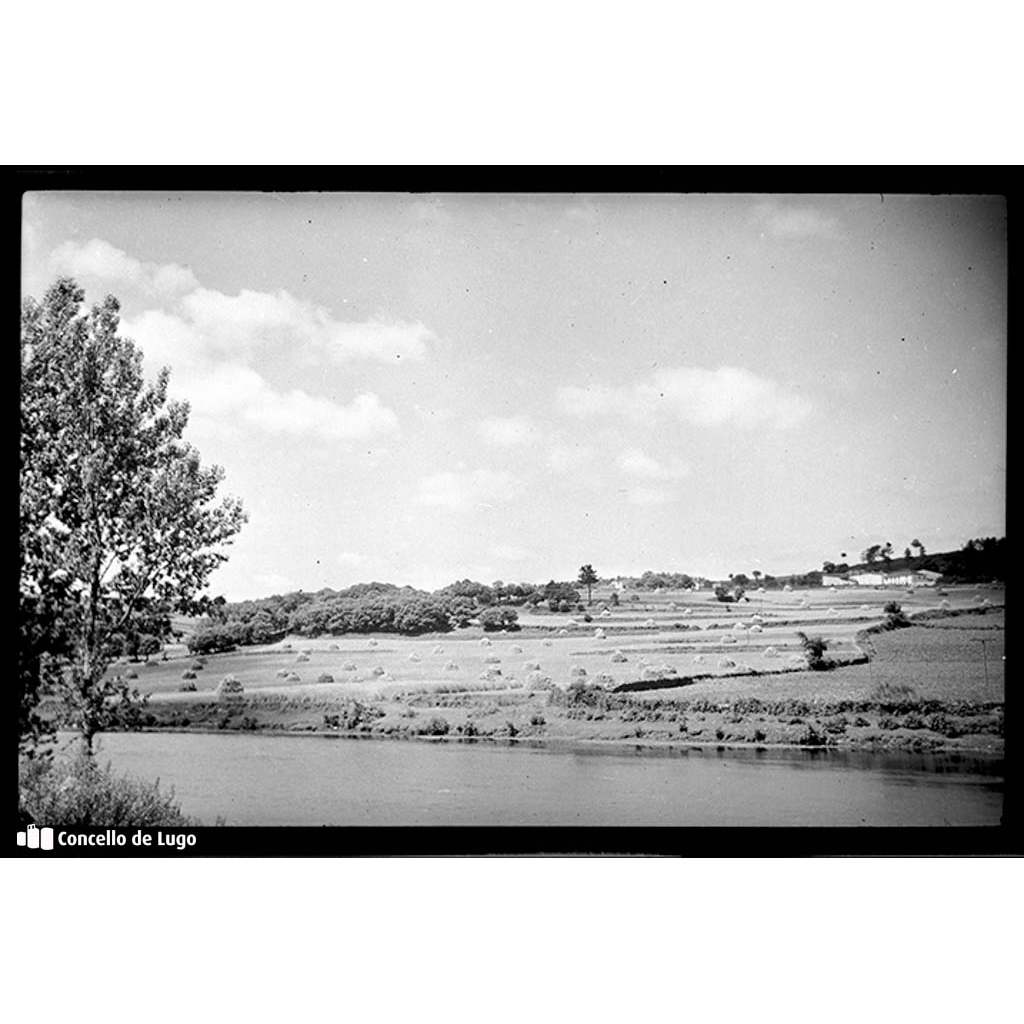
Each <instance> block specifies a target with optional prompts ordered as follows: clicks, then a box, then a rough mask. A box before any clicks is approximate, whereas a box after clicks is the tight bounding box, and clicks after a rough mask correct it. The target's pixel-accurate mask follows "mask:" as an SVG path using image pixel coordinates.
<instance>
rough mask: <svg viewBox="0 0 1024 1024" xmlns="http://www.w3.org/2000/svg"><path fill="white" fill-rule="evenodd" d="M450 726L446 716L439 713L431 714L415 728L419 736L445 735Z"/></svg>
mask: <svg viewBox="0 0 1024 1024" xmlns="http://www.w3.org/2000/svg"><path fill="white" fill-rule="evenodd" d="M450 728H451V726H450V725H449V724H448V720H447V719H446V718H442V717H441V716H440V715H433V716H431V717H430V718H428V719H427V720H426V721H425V722H422V723H421V724H420V725H419V726H418V727H417V729H416V732H417V733H418V734H419V735H420V736H447V735H448V731H449V729H450Z"/></svg>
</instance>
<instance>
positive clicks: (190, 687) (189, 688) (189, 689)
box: [178, 679, 198, 693]
mask: <svg viewBox="0 0 1024 1024" xmlns="http://www.w3.org/2000/svg"><path fill="white" fill-rule="evenodd" d="M197 689H198V687H197V686H196V684H195V683H193V682H192V680H191V679H188V680H186V681H185V682H184V683H182V684H181V686H179V687H178V690H179V691H180V692H181V693H195V692H196V690H197Z"/></svg>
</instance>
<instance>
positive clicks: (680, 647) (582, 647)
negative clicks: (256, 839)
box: [115, 588, 1004, 703]
mask: <svg viewBox="0 0 1024 1024" xmlns="http://www.w3.org/2000/svg"><path fill="white" fill-rule="evenodd" d="M892 599H897V600H899V601H900V603H901V604H902V606H903V608H904V610H905V611H907V612H908V613H910V614H911V615H912V616H913V615H914V614H915V613H921V612H929V611H931V612H935V611H937V610H938V609H939V606H940V602H943V601H944V602H945V603H946V604H947V605H948V606H949V608H950V609H951V610H961V611H965V612H966V611H968V610H978V611H980V610H981V608H982V606H983V602H985V601H987V602H989V604H988V605H986V606H985V607H986V609H987V614H985V615H979V614H963V615H961V616H958V617H954V618H940V619H934V620H926V621H924V622H923V623H922V625H923V627H925V628H926V629H927V633H925V628H922V629H914V630H903V631H898V632H896V633H892V634H885V635H879V636H874V637H872V638H871V639H870V641H869V642H868V643H864V642H863V641H858V639H857V636H858V633H860V632H861V631H862V630H863V629H864V628H865V627H867V626H871V625H874V624H877V623H879V622H881V621H882V620H883V619H884V613H883V606H884V604H885V603H886V602H887V601H889V600H892ZM606 602H607V595H601V594H597V595H595V601H594V605H593V612H592V614H593V619H592V621H591V622H590V623H586V622H584V621H583V619H582V617H580V616H576V617H574V616H571V615H555V614H546V613H542V612H538V613H534V614H523V615H521V618H520V621H521V622H522V624H523V627H524V628H523V629H522V630H521V631H520V632H517V633H504V634H492V635H488V636H484V635H483V634H482V633H481V631H480V630H479V629H472V628H470V629H466V630H461V631H459V632H458V633H453V634H445V635H433V636H428V637H414V638H407V637H397V636H392V635H380V636H376V637H364V636H344V637H337V638H318V639H315V640H310V639H305V638H301V637H290V638H286V639H285V640H283V641H282V642H281V643H279V644H274V645H269V646H266V647H261V648H245V649H242V650H239V651H236V652H232V653H229V654H222V655H216V656H211V657H207V658H205V659H203V660H202V663H201V665H200V664H199V663H198V662H196V660H195V659H193V658H192V657H190V656H189V655H188V654H187V652H185V651H178V652H176V653H175V654H173V655H172V656H171V657H170V658H169V659H168V660H167V661H155V662H151V663H150V664H149V665H124V664H122V665H119V666H116V667H115V671H119V672H126V671H127V672H129V673H134V674H135V677H136V678H135V679H134V680H133V683H134V685H137V686H138V687H139V689H140V690H141V691H142V692H144V693H148V694H151V695H153V697H154V698H155V699H157V700H163V701H172V702H175V703H177V702H184V703H187V702H190V701H196V700H202V699H208V698H209V696H210V695H211V693H212V692H213V691H215V690H216V686H217V683H218V682H219V680H220V679H221V678H223V677H224V676H225V675H229V674H230V675H234V676H235V677H237V679H238V680H239V681H240V682H241V684H242V685H243V687H244V688H245V691H246V692H253V691H259V692H261V693H265V694H268V695H269V694H291V695H296V696H298V695H302V694H314V693H315V694H316V695H317V696H318V697H321V698H328V697H329V696H336V697H337V698H339V699H344V698H346V697H353V698H358V699H362V700H381V699H394V698H398V699H401V698H403V697H407V696H411V695H413V694H416V693H430V692H438V693H444V692H481V693H483V692H495V691H501V690H522V689H531V688H534V689H543V688H544V687H545V686H546V685H548V683H549V682H550V683H553V684H555V685H557V686H560V687H566V686H568V685H569V684H570V683H572V682H573V681H574V680H578V679H583V680H585V681H587V682H595V681H599V682H601V683H602V685H604V686H605V687H606V688H612V687H615V686H617V685H621V684H623V683H630V682H635V681H638V680H643V679H648V680H652V679H658V678H664V679H666V680H674V679H678V678H680V677H690V678H692V677H695V676H698V677H699V676H711V677H713V678H707V679H696V680H694V682H692V683H691V684H690V685H688V686H686V687H685V688H683V690H685V693H686V695H687V696H688V697H689V696H693V695H698V694H701V695H704V694H711V693H715V694H723V695H725V694H735V693H742V694H744V695H753V694H755V693H756V694H762V693H766V692H769V691H770V692H771V693H772V694H788V693H791V692H801V693H806V692H807V689H808V687H813V688H814V689H815V690H816V691H823V692H826V693H828V694H829V695H839V694H842V695H850V694H860V693H862V692H867V691H869V690H870V689H872V688H873V687H874V686H876V685H877V684H878V683H880V682H909V683H910V684H911V685H913V686H915V687H916V688H917V689H918V691H919V692H921V693H922V694H931V695H935V696H937V697H943V698H945V697H950V696H957V697H965V698H966V697H969V696H972V697H974V698H977V699H1000V698H1001V695H1002V686H1003V671H1002V665H1003V662H1002V657H1003V653H1004V652H1003V643H1002V637H1003V633H1002V629H1001V626H1002V623H1003V612H1002V611H1001V604H1002V592H1001V591H998V590H990V591H988V590H986V591H982V590H978V589H976V588H964V589H959V590H950V591H948V592H947V596H946V597H945V598H944V597H942V596H940V595H939V594H937V593H936V592H935V591H923V590H920V591H918V592H917V593H915V594H908V593H904V592H902V591H896V592H879V591H874V590H857V591H856V592H854V591H852V590H851V591H846V592H839V593H836V592H830V591H807V592H804V593H783V592H771V593H767V594H754V595H752V599H751V600H750V601H748V602H743V603H741V604H739V605H725V604H722V603H720V602H718V601H715V600H714V598H713V597H712V596H711V595H710V594H706V593H704V594H664V595H662V594H655V595H650V596H644V597H643V598H641V599H640V600H637V601H630V600H626V601H623V603H622V605H620V607H618V608H614V607H607V610H601V609H604V608H606ZM798 630H802V631H804V632H806V633H808V634H811V635H820V636H823V637H825V638H826V639H827V640H828V643H829V647H828V656H829V657H830V658H833V659H834V660H836V661H838V662H840V663H848V662H853V661H856V660H861V661H863V659H864V655H865V654H867V653H872V652H873V657H872V660H871V661H870V663H869V664H861V665H849V666H848V667H840V668H837V669H835V670H833V671H832V672H829V673H821V672H807V671H802V670H803V669H805V668H806V660H805V658H804V656H803V653H802V648H801V644H800V641H799V638H798V637H797V635H796V634H797V631H798ZM983 639H984V640H985V641H986V642H985V643H984V644H982V642H981V641H982V640H983ZM194 663H195V665H194ZM193 665H194V667H193ZM986 665H987V670H988V676H987V685H986V680H985V675H984V673H985V669H986ZM186 671H193V672H195V679H194V680H192V681H191V683H192V684H193V685H195V687H196V689H195V691H194V692H182V686H183V685H188V684H186V683H185V681H184V680H183V679H182V674H183V673H184V672H186ZM757 673H771V674H770V675H758V674H757ZM780 673H782V674H780ZM327 676H329V677H331V680H332V681H323V682H321V681H319V680H321V679H326V677H327ZM655 692H656V693H657V694H658V695H659V696H661V697H664V696H665V694H666V693H669V692H672V691H669V690H658V691H655ZM680 692H682V691H680Z"/></svg>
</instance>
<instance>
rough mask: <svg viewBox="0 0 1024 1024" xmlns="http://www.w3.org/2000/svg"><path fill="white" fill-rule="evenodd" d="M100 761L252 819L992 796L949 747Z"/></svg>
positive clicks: (124, 753) (347, 749)
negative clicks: (931, 750) (939, 750)
mask: <svg viewBox="0 0 1024 1024" xmlns="http://www.w3.org/2000/svg"><path fill="white" fill-rule="evenodd" d="M100 757H101V759H107V760H109V761H111V762H112V764H113V765H114V767H115V769H117V770H118V771H122V772H130V773H132V774H136V775H139V776H142V777H145V778H150V779H153V778H160V779H161V782H162V783H163V784H164V785H167V786H173V787H174V789H175V793H176V797H177V799H178V800H179V801H180V802H181V804H182V809H183V810H184V811H185V812H186V813H188V814H192V815H195V816H196V817H199V818H200V819H202V820H203V821H208V822H212V821H214V820H215V819H216V818H217V816H218V815H222V816H225V817H226V818H227V820H228V823H229V824H253V825H260V824H263V825H311V824H312V825H320V824H329V825H351V824H365V825H423V824H427V825H433V824H443V825H574V824H579V825H602V826H605V825H634V826H637V825H639V826H643V825H860V824H872V825H943V824H948V823H952V824H962V825H989V824H992V825H994V824H998V823H999V818H1000V814H1001V810H1002V790H1003V782H1002V774H1003V766H1002V761H1001V760H1000V759H997V758H985V757H983V756H969V755H958V754H949V755H944V754H939V755H937V754H894V753H885V754H870V753H863V752H840V751H835V750H780V749H775V748H772V749H762V750H723V751H719V750H716V749H713V748H688V749H671V748H651V747H639V748H638V747H633V748H614V749H609V748H608V747H598V746H594V747H589V746H574V747H570V746H560V747H559V746H550V747H545V746H543V745H526V744H508V745H496V744H487V743H481V744H465V743H421V742H413V741H410V742H395V741H388V740H367V741H365V742H356V741H352V740H347V739H340V740H339V738H337V737H310V736H306V737H289V736H266V735H251V734H250V735H242V734H232V735H224V734H218V735H212V734H158V733H150V734H128V733H125V734H112V735H108V736H104V737H103V738H102V744H101V752H100Z"/></svg>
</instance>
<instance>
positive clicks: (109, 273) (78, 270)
mask: <svg viewBox="0 0 1024 1024" xmlns="http://www.w3.org/2000/svg"><path fill="white" fill-rule="evenodd" d="M50 267H51V269H52V270H53V271H54V272H55V273H59V274H70V275H71V276H72V277H76V278H86V279H88V278H95V279H98V280H101V281H105V282H109V283H111V284H114V283H117V284H127V285H130V286H133V287H136V288H140V289H142V290H143V291H144V292H146V293H148V294H151V295H153V294H155V295H174V294H178V293H181V292H187V291H190V290H192V289H193V288H197V287H198V286H199V282H198V281H197V280H196V277H195V274H193V273H192V271H191V270H189V269H188V267H182V266H179V265H178V264H176V263H164V264H160V263H143V262H141V261H140V260H137V259H135V258H134V257H132V256H129V255H128V254H127V253H126V252H124V251H123V250H121V249H118V248H116V247H115V246H113V245H111V244H110V243H109V242H105V241H103V239H101V238H91V239H89V241H88V242H84V243H78V242H71V241H68V242H64V243H63V245H59V246H58V247H57V248H56V249H54V250H53V252H52V253H51V254H50Z"/></svg>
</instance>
